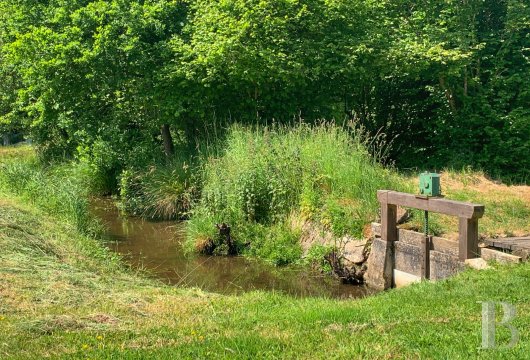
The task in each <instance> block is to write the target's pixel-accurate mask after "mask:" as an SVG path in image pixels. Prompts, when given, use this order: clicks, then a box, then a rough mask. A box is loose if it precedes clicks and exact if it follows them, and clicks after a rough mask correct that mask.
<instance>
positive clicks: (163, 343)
mask: <svg viewBox="0 0 530 360" xmlns="http://www.w3.org/2000/svg"><path fill="white" fill-rule="evenodd" d="M0 248H1V249H2V252H0V296H1V299H2V301H1V302H0V335H1V336H2V341H1V342H0V357H1V358H2V359H10V358H13V359H41V358H46V357H51V358H68V359H87V358H90V359H107V358H109V359H110V358H118V359H133V358H152V359H177V358H178V359H187V358H213V359H234V358H265V359H274V358H287V359H300V358H304V359H309V358H310V359H329V358H339V359H342V358H344V359H360V358H363V359H370V358H374V359H386V358H396V359H411V358H422V359H423V358H436V359H438V358H439V359H447V358H450V359H468V358H484V359H491V358H506V359H523V358H526V355H527V354H528V353H529V352H530V341H529V340H528V339H529V337H530V328H529V327H528V326H527V324H528V323H529V322H530V315H529V314H530V298H529V294H530V288H529V286H530V285H529V283H530V282H529V280H530V263H526V264H522V265H515V266H509V267H494V268H493V269H491V270H487V271H482V272H478V271H472V270H468V271H466V272H464V273H462V274H460V275H458V276H456V277H455V278H452V279H449V280H445V281H439V282H437V283H430V282H425V283H421V284H416V285H413V286H411V287H409V288H405V289H399V290H392V291H388V292H385V293H382V294H379V295H375V296H372V297H370V298H365V299H359V300H329V299H320V298H305V299H298V298H292V297H289V296H285V295H282V294H279V293H273V292H259V291H258V292H251V293H246V294H243V295H241V296H222V295H217V294H208V293H204V292H202V291H200V290H196V289H178V288H175V287H170V286H166V285H163V284H161V283H158V282H156V281H153V280H147V279H145V278H142V277H138V276H134V275H132V274H131V273H129V272H128V271H127V270H126V269H125V268H124V267H123V266H122V265H120V262H119V259H118V258H116V257H115V256H114V255H112V253H110V252H109V251H107V250H104V249H103V248H101V246H100V245H99V244H98V243H97V242H96V241H94V240H93V239H90V238H86V237H83V236H80V235H79V234H77V233H76V231H75V229H74V228H73V227H71V226H70V225H66V224H59V223H57V222H56V221H54V220H53V219H52V218H50V217H48V216H46V215H45V214H43V213H42V212H41V211H37V210H36V209H35V208H33V207H31V206H26V205H22V204H20V203H19V202H18V201H15V200H9V199H6V198H2V199H0ZM480 301H506V302H509V303H511V304H514V305H515V306H516V308H517V317H516V318H515V320H513V321H512V324H513V325H514V326H515V327H516V328H517V329H518V331H519V335H520V341H519V343H518V344H517V346H516V347H515V348H514V349H496V350H481V349H480V345H481V338H480V336H481V304H480V303H478V302H480ZM509 339H510V334H509V331H508V330H507V329H504V328H503V327H502V326H498V337H497V342H498V344H499V345H503V344H506V343H508V341H509Z"/></svg>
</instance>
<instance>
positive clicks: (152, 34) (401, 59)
mask: <svg viewBox="0 0 530 360" xmlns="http://www.w3.org/2000/svg"><path fill="white" fill-rule="evenodd" d="M0 47H1V52H0V133H2V132H4V133H5V132H23V133H25V134H26V135H27V136H28V137H30V138H31V139H32V140H33V141H34V142H35V143H36V144H37V145H38V148H39V150H40V154H41V155H42V157H43V158H44V159H54V158H62V157H65V156H66V157H68V158H78V159H81V160H83V161H86V162H88V163H90V164H92V165H93V167H94V168H96V169H97V171H100V172H103V173H106V174H107V176H108V177H110V178H113V179H116V180H115V184H114V185H112V184H111V185H110V186H109V188H111V189H110V191H112V187H116V186H117V181H118V180H117V179H118V178H119V174H121V173H122V172H123V171H124V170H126V169H133V168H138V167H146V166H147V165H149V164H153V163H161V162H164V161H166V160H165V158H167V157H168V156H169V157H172V156H175V155H176V156H178V155H179V154H181V153H184V152H186V153H189V151H190V149H195V148H196V147H197V145H198V144H204V143H208V142H210V141H211V139H215V138H218V137H222V136H223V135H222V134H223V130H224V129H226V128H227V127H228V125H229V124H230V123H236V122H237V123H241V124H272V123H280V124H281V123H292V122H299V121H301V120H303V121H304V122H308V123H313V122H318V121H321V120H323V119H326V120H334V121H335V122H336V123H338V124H342V123H353V124H355V126H358V127H363V128H364V129H366V131H367V132H369V133H370V134H371V135H373V136H375V135H377V134H379V135H381V134H383V135H384V136H385V137H386V141H387V143H388V144H390V148H389V149H390V150H389V154H388V155H389V160H391V161H395V163H396V164H397V165H398V167H400V168H403V169H407V168H415V167H421V168H426V167H430V168H432V169H439V168H442V167H447V166H449V167H462V166H468V165H469V166H471V167H473V168H479V169H483V170H485V171H486V172H487V173H488V174H490V175H491V176H494V177H502V178H504V179H508V180H512V181H518V182H521V181H522V182H528V180H529V175H530V85H529V84H530V4H529V3H528V1H527V0H458V1H457V0H428V1H412V0H382V1H381V0H377V1H373V0H278V1H264V0H223V1H206V0H187V1H186V0H182V1H181V0H157V1H150V0H145V1H142V0H113V1H90V0H68V1H67V0H46V1H35V0H1V1H0ZM175 153H176V154H175ZM111 182H112V181H111Z"/></svg>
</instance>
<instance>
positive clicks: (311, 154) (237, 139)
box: [188, 124, 406, 263]
mask: <svg viewBox="0 0 530 360" xmlns="http://www.w3.org/2000/svg"><path fill="white" fill-rule="evenodd" d="M368 147H369V144H368V141H367V140H366V138H365V136H364V135H363V134H362V133H361V132H360V131H354V130H351V129H345V128H339V127H337V126H334V125H332V124H322V125H317V126H309V125H304V124H300V125H297V126H294V127H284V126H273V127H258V128H249V127H241V126H233V127H232V128H231V129H230V131H229V133H228V136H227V138H226V140H225V143H224V146H221V148H222V149H223V150H222V151H221V152H220V153H214V154H203V156H202V159H203V161H202V166H201V168H200V169H199V172H200V173H201V175H202V194H201V199H200V203H199V204H198V205H197V206H196V207H195V208H194V209H193V211H192V216H191V221H190V224H189V231H188V235H189V241H188V248H190V249H199V250H200V249H201V245H202V244H206V243H208V239H209V240H212V241H214V242H215V241H219V240H218V239H217V240H216V230H215V226H214V225H215V224H216V223H223V222H224V223H228V224H230V225H231V226H232V232H233V236H234V238H235V240H236V241H237V242H238V244H239V246H240V248H241V250H242V251H243V252H245V253H250V254H252V255H258V256H261V257H265V258H267V259H269V260H271V261H273V262H275V263H285V262H292V261H293V260H295V259H296V258H297V256H296V255H294V254H297V253H298V254H300V251H299V249H297V246H298V244H297V242H296V241H292V238H293V235H296V232H297V229H290V228H292V226H291V223H292V222H293V221H291V220H293V219H302V221H311V222H313V223H316V224H318V225H319V226H321V227H322V228H323V229H325V230H328V231H330V232H333V233H334V234H335V235H337V236H342V235H345V234H352V235H355V236H358V237H360V236H362V233H363V230H364V229H365V227H366V225H367V224H369V223H370V222H371V221H372V220H373V219H374V218H375V217H376V216H377V212H378V203H377V200H376V196H375V194H376V191H377V190H378V189H383V188H384V189H395V190H398V189H404V188H405V187H406V184H405V182H404V181H403V179H402V178H400V177H399V176H398V175H397V173H395V172H394V171H392V170H391V169H388V168H384V167H383V166H381V165H380V164H379V163H378V160H379V159H378V158H377V157H376V156H374V155H373V154H370V153H369V151H368ZM289 232H291V234H292V235H289V234H288V233H289ZM243 244H246V246H243ZM264 249H266V250H264ZM285 254H293V255H292V256H288V257H285V256H284V255H285Z"/></svg>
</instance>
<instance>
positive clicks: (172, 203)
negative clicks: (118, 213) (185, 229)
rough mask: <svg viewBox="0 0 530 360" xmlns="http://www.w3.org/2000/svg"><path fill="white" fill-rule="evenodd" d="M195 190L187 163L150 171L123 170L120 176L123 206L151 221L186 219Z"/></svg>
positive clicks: (129, 212) (127, 210) (164, 166)
mask: <svg viewBox="0 0 530 360" xmlns="http://www.w3.org/2000/svg"><path fill="white" fill-rule="evenodd" d="M196 189H197V183H196V182H195V181H194V179H193V178H192V176H191V172H190V167H189V165H188V164H187V163H186V162H179V161H175V162H173V163H171V164H169V165H163V166H151V167H150V168H149V169H148V170H147V171H134V170H124V171H123V172H122V174H121V176H120V197H121V199H120V204H121V208H122V210H124V211H125V212H126V213H128V214H132V215H138V216H142V217H145V218H149V219H166V220H168V219H176V218H184V217H186V216H187V214H188V212H189V210H190V208H191V204H192V202H193V201H194V198H195V194H196V192H197V191H196Z"/></svg>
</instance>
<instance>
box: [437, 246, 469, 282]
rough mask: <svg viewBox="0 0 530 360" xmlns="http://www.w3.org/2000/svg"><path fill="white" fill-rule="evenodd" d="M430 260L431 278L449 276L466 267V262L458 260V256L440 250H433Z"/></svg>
mask: <svg viewBox="0 0 530 360" xmlns="http://www.w3.org/2000/svg"><path fill="white" fill-rule="evenodd" d="M429 260H430V279H431V280H440V279H445V278H448V277H450V276H453V275H455V274H456V273H458V272H459V271H462V270H463V269H464V268H465V266H464V263H462V262H460V261H459V260H458V256H455V255H451V254H446V253H443V252H439V251H432V250H431V252H430V257H429Z"/></svg>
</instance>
